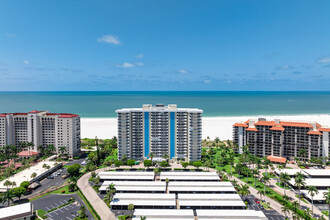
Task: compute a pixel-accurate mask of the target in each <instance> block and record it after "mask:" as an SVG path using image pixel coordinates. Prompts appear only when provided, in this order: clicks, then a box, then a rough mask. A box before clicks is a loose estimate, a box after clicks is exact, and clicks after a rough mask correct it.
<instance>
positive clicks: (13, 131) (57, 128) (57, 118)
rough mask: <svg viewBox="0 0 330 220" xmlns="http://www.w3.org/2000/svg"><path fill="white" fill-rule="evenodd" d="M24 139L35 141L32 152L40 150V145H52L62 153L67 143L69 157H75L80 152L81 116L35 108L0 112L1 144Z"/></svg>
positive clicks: (13, 143) (14, 143)
mask: <svg viewBox="0 0 330 220" xmlns="http://www.w3.org/2000/svg"><path fill="white" fill-rule="evenodd" d="M21 142H33V144H34V149H30V150H32V151H37V150H38V146H40V145H43V146H48V145H53V146H54V147H55V148H56V151H57V152H59V148H60V147H62V146H64V147H66V153H68V154H69V156H71V157H73V156H76V155H77V154H78V153H79V151H80V117H79V115H76V114H68V113H49V112H48V111H36V110H34V111H31V112H29V113H3V114H0V147H3V146H5V145H10V144H11V145H16V146H19V145H20V143H21ZM23 150H27V149H23Z"/></svg>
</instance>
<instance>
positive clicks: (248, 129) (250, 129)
mask: <svg viewBox="0 0 330 220" xmlns="http://www.w3.org/2000/svg"><path fill="white" fill-rule="evenodd" d="M246 130H247V131H258V129H256V128H252V127H249V128H247V129H246Z"/></svg>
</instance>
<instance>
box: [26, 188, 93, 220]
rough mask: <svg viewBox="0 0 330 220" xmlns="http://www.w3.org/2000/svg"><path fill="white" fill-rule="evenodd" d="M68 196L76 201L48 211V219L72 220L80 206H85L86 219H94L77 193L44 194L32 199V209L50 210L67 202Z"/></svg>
mask: <svg viewBox="0 0 330 220" xmlns="http://www.w3.org/2000/svg"><path fill="white" fill-rule="evenodd" d="M70 198H75V199H76V202H77V203H72V204H70V205H66V206H64V207H62V208H60V209H57V210H55V211H52V212H50V213H49V214H47V216H48V217H49V218H50V219H56V220H57V219H66V220H72V219H74V218H75V217H77V214H78V212H77V211H79V208H80V206H85V207H86V214H87V215H88V219H94V218H93V216H92V214H91V213H90V212H89V210H88V208H87V206H86V205H85V204H84V202H83V201H82V200H81V199H80V197H79V196H78V195H77V194H71V195H61V194H56V195H55V194H51V195H47V196H44V197H42V198H40V199H37V200H34V201H32V204H33V206H34V210H38V209H43V210H44V211H46V212H47V211H48V210H51V209H53V208H55V207H58V206H60V205H63V204H65V203H66V202H68V200H69V199H70Z"/></svg>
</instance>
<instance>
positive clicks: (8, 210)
mask: <svg viewBox="0 0 330 220" xmlns="http://www.w3.org/2000/svg"><path fill="white" fill-rule="evenodd" d="M23 214H26V215H27V216H28V215H30V214H32V206H31V203H30V202H28V203H24V204H20V205H15V206H9V207H5V208H1V209H0V219H3V218H10V217H14V216H17V215H23Z"/></svg>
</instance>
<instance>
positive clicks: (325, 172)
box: [304, 169, 330, 176]
mask: <svg viewBox="0 0 330 220" xmlns="http://www.w3.org/2000/svg"><path fill="white" fill-rule="evenodd" d="M304 172H305V173H307V174H308V175H309V176H330V169H304Z"/></svg>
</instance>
